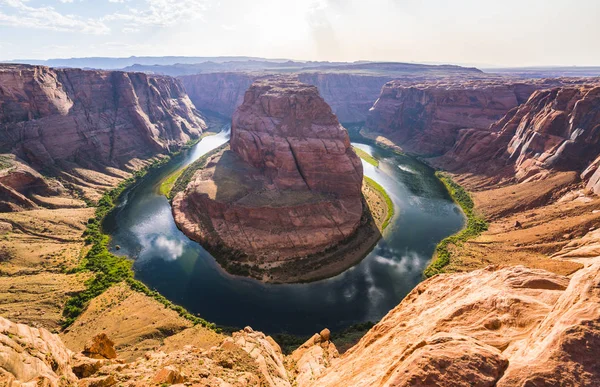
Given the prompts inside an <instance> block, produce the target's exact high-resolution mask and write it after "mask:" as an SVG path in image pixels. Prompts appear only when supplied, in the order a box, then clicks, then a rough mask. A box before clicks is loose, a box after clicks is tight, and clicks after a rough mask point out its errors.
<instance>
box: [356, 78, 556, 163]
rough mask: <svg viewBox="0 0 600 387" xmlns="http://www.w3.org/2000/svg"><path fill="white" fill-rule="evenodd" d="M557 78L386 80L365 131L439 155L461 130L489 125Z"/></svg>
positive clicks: (398, 143) (402, 145)
mask: <svg viewBox="0 0 600 387" xmlns="http://www.w3.org/2000/svg"><path fill="white" fill-rule="evenodd" d="M557 83H559V81H557V80H543V81H535V82H534V81H531V82H527V83H525V82H514V81H505V80H498V79H488V80H486V79H480V80H460V79H458V80H456V79H449V80H437V81H436V80H432V81H424V82H409V81H404V80H397V81H391V82H388V83H387V84H386V85H385V86H384V87H383V88H382V90H381V95H380V96H379V99H378V100H377V102H375V104H374V105H373V107H372V108H371V110H370V112H369V116H368V119H367V123H366V128H367V130H368V131H372V132H376V133H381V134H384V135H386V136H389V138H390V139H391V140H393V141H394V142H395V143H396V144H397V145H400V146H401V147H402V148H404V149H406V150H407V151H410V152H413V153H417V154H419V155H426V156H432V155H442V154H444V153H445V152H447V151H448V150H450V149H451V148H452V147H453V146H454V144H455V142H456V141H457V139H458V136H459V131H460V130H461V129H466V128H471V129H475V130H488V128H489V127H490V125H491V124H492V123H494V122H495V121H497V120H499V119H500V118H502V117H503V116H504V115H505V114H506V113H507V112H508V111H509V110H511V109H513V108H514V107H516V106H518V105H519V104H521V103H523V102H525V101H527V99H528V98H529V96H530V95H531V94H532V93H533V92H534V91H535V90H536V89H539V88H544V87H550V86H551V85H556V84H557Z"/></svg>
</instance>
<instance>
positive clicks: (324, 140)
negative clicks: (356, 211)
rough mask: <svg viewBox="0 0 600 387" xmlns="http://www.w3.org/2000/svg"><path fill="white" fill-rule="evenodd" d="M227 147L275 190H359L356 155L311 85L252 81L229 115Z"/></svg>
mask: <svg viewBox="0 0 600 387" xmlns="http://www.w3.org/2000/svg"><path fill="white" fill-rule="evenodd" d="M231 149H232V150H233V151H234V152H236V153H237V154H238V155H239V156H240V157H241V158H242V159H243V160H244V161H246V162H247V163H248V164H250V165H253V166H254V167H256V168H259V169H261V170H262V171H264V173H265V174H266V175H267V176H269V177H270V178H271V179H272V181H273V183H274V184H275V185H276V186H277V187H278V188H280V189H309V190H312V191H316V192H324V193H334V194H338V195H342V196H360V195H361V185H362V164H361V162H360V159H359V158H358V156H356V154H355V153H354V151H353V150H352V147H351V146H350V139H349V138H348V133H347V132H346V130H345V129H344V128H343V127H342V126H341V125H340V124H339V122H338V120H337V118H336V116H335V115H334V114H333V113H332V111H331V108H330V107H329V106H328V105H327V104H326V103H325V101H324V100H323V98H321V97H320V96H319V93H318V91H317V88H316V87H314V86H308V85H304V84H301V83H298V82H295V81H280V82H277V83H272V82H257V83H255V84H254V85H252V87H251V88H250V89H249V90H248V91H247V92H246V95H245V97H244V103H243V104H242V106H240V107H239V109H238V110H237V111H236V113H235V114H234V115H233V120H232V126H231Z"/></svg>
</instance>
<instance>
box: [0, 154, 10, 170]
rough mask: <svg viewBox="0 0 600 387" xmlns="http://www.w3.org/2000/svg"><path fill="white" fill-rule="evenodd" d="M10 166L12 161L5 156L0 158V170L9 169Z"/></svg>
mask: <svg viewBox="0 0 600 387" xmlns="http://www.w3.org/2000/svg"><path fill="white" fill-rule="evenodd" d="M11 166H12V159H11V158H10V157H7V156H0V169H6V168H10V167H11Z"/></svg>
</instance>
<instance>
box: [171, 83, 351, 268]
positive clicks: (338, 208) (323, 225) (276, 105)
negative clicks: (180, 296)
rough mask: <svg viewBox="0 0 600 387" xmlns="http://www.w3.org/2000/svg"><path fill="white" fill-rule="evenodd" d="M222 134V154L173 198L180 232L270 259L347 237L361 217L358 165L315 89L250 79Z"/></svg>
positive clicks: (315, 250)
mask: <svg viewBox="0 0 600 387" xmlns="http://www.w3.org/2000/svg"><path fill="white" fill-rule="evenodd" d="M231 133H232V134H231V150H226V151H223V152H220V153H218V154H217V155H215V156H213V157H211V158H210V159H209V160H208V161H207V162H206V166H205V167H204V168H203V169H200V170H199V171H197V172H196V173H195V174H194V175H193V177H191V179H190V180H191V181H190V182H189V184H188V185H187V188H185V190H184V191H183V192H180V193H178V194H177V195H176V196H175V197H174V199H173V213H174V216H175V220H176V222H177V224H178V225H179V227H180V228H181V229H182V230H183V231H184V232H185V233H186V234H187V235H188V236H190V237H191V238H193V239H196V240H199V241H201V242H204V243H207V244H208V245H209V246H215V247H217V246H220V247H225V248H227V249H229V250H232V251H234V252H237V253H238V255H243V256H247V257H251V260H253V261H256V262H260V263H267V264H268V263H272V264H277V263H281V262H285V261H293V260H295V259H298V258H302V257H307V256H310V255H313V254H318V253H322V252H323V251H325V250H327V249H328V248H330V247H333V246H336V245H337V244H338V243H340V242H342V241H343V240H345V239H347V238H348V237H350V236H351V235H353V233H354V232H355V231H356V230H357V228H358V227H359V225H360V224H361V218H362V216H363V199H362V194H361V186H362V174H363V171H362V164H361V161H360V159H359V158H358V156H356V154H355V153H354V151H353V150H352V148H351V146H350V141H349V138H348V134H347V132H346V130H345V129H344V128H343V127H342V126H341V125H340V124H339V122H338V121H337V118H336V117H335V115H334V114H333V113H332V112H331V109H330V108H329V106H328V105H327V104H326V103H325V101H323V99H322V98H321V97H320V96H319V94H318V92H317V89H316V88H315V87H314V86H308V85H305V84H302V83H299V82H297V81H293V80H287V79H276V80H268V81H258V82H256V83H254V84H253V85H252V87H250V89H249V90H248V91H247V92H246V95H245V97H244V103H243V104H242V105H241V106H240V107H239V108H238V110H237V111H236V113H235V114H234V117H233V120H232V130H231Z"/></svg>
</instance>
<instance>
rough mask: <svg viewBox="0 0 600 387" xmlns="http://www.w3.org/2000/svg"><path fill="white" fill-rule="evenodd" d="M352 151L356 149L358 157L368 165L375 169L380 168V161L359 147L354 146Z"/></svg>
mask: <svg viewBox="0 0 600 387" xmlns="http://www.w3.org/2000/svg"><path fill="white" fill-rule="evenodd" d="M352 149H354V152H355V153H356V155H357V156H358V157H360V158H361V159H363V160H365V161H366V162H367V163H369V164H371V165H373V166H374V167H379V160H377V159H376V158H375V157H373V156H371V155H370V154H368V153H367V152H365V151H364V150H362V149H360V148H358V147H355V146H352Z"/></svg>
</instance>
